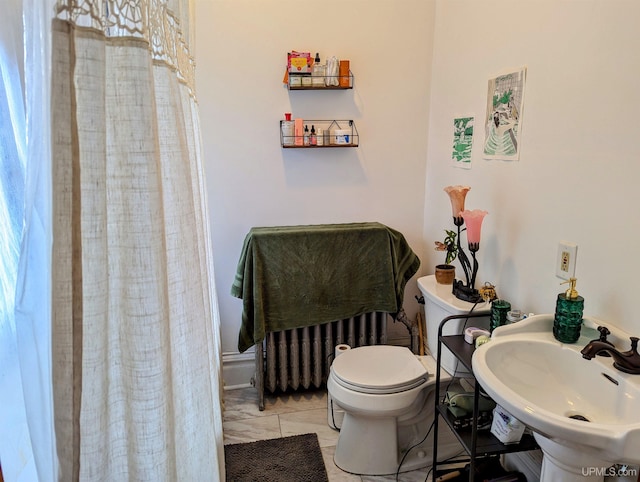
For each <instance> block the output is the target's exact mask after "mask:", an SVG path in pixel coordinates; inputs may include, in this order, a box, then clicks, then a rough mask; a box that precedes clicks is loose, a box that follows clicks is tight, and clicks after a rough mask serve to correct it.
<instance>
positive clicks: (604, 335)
mask: <svg viewBox="0 0 640 482" xmlns="http://www.w3.org/2000/svg"><path fill="white" fill-rule="evenodd" d="M598 331H599V332H600V341H605V342H607V336H609V335H610V334H611V331H609V328H607V327H606V326H599V327H598ZM607 343H608V342H607Z"/></svg>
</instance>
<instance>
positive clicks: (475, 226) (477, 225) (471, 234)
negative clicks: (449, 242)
mask: <svg viewBox="0 0 640 482" xmlns="http://www.w3.org/2000/svg"><path fill="white" fill-rule="evenodd" d="M487 214H489V213H488V212H487V211H482V210H481V209H474V210H473V211H466V210H465V211H462V212H461V213H460V216H462V218H463V219H464V223H465V224H466V226H467V242H468V243H469V249H471V248H472V245H473V247H474V248H475V250H476V251H477V249H478V247H479V246H480V230H481V228H482V220H483V219H484V217H485V216H486V215H487Z"/></svg>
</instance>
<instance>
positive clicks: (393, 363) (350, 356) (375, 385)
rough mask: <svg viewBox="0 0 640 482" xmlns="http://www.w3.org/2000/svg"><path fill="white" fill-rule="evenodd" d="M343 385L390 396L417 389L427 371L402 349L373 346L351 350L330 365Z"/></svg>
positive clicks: (408, 352)
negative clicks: (390, 394)
mask: <svg viewBox="0 0 640 482" xmlns="http://www.w3.org/2000/svg"><path fill="white" fill-rule="evenodd" d="M331 370H332V371H333V373H334V375H335V377H336V378H337V380H338V381H340V382H342V384H343V385H347V386H349V387H350V388H352V389H354V390H357V391H364V392H369V393H393V392H399V391H402V390H409V389H411V388H413V387H416V386H419V385H420V384H422V383H424V382H425V380H426V379H427V370H426V369H425V367H424V365H422V363H420V360H418V358H417V357H416V356H415V355H414V354H413V353H411V350H409V349H408V348H405V347H402V346H391V345H373V346H364V347H359V348H354V349H352V350H347V351H345V352H343V353H342V354H341V355H340V356H338V357H336V359H335V360H334V361H333V364H332V365H331Z"/></svg>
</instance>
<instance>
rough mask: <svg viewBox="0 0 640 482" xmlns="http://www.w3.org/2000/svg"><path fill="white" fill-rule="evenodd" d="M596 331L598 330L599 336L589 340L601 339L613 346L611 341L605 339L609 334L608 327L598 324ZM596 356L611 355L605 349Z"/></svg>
mask: <svg viewBox="0 0 640 482" xmlns="http://www.w3.org/2000/svg"><path fill="white" fill-rule="evenodd" d="M598 331H599V332H600V338H598V339H597V340H591V341H601V342H603V343H606V344H607V345H611V346H613V343H611V342H610V341H609V340H607V336H609V335H610V334H611V331H609V328H607V327H606V326H599V327H598ZM598 356H601V357H610V356H611V355H609V353H608V352H606V351H601V352H600V353H598Z"/></svg>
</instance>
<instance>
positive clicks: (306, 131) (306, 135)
mask: <svg viewBox="0 0 640 482" xmlns="http://www.w3.org/2000/svg"><path fill="white" fill-rule="evenodd" d="M303 144H304V145H305V146H308V145H309V126H304V142H303Z"/></svg>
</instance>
